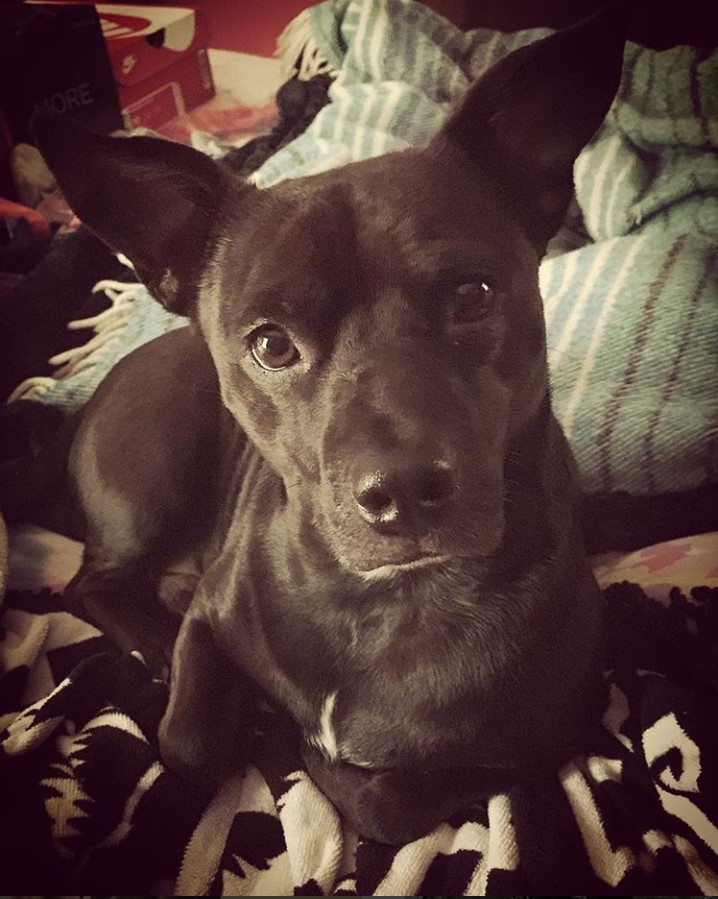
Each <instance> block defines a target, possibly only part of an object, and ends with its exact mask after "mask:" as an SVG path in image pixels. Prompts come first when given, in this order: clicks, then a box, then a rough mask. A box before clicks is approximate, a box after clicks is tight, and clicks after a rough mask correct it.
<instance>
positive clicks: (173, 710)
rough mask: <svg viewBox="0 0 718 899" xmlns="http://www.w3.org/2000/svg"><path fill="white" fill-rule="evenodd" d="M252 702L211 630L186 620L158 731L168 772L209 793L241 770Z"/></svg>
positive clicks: (199, 622)
mask: <svg viewBox="0 0 718 899" xmlns="http://www.w3.org/2000/svg"><path fill="white" fill-rule="evenodd" d="M255 697H256V688H255V687H254V686H253V685H252V683H251V682H250V681H248V679H247V678H246V677H245V676H244V675H243V674H242V672H241V671H240V670H239V669H238V668H237V667H236V666H235V665H233V664H232V663H231V662H230V661H229V659H228V658H227V657H226V656H225V655H224V653H223V652H222V651H221V650H220V649H219V648H218V646H217V643H216V642H215V639H214V636H213V634H212V628H211V627H210V625H209V624H208V623H207V622H206V621H204V620H202V619H201V618H197V617H193V616H192V614H191V613H190V614H188V615H187V617H185V619H184V621H183V623H182V627H181V628H180V633H179V637H178V638H177V643H176V645H175V651H174V657H173V660H172V674H171V681H170V698H169V704H168V706H167V710H166V712H165V714H164V717H163V718H162V721H161V722H160V727H159V745H160V754H161V756H162V758H163V760H164V761H165V763H166V765H167V767H168V768H170V769H171V770H173V771H175V772H176V773H177V774H179V775H180V776H181V777H184V778H186V779H187V780H190V781H192V782H194V783H199V784H201V785H203V786H211V787H216V786H218V785H219V784H220V783H222V781H223V780H224V779H225V778H226V777H227V776H228V775H229V774H231V773H232V772H234V771H237V770H239V769H241V767H242V765H243V764H244V762H245V760H246V758H247V749H248V746H249V742H250V739H251V719H252V710H253V708H254V705H255Z"/></svg>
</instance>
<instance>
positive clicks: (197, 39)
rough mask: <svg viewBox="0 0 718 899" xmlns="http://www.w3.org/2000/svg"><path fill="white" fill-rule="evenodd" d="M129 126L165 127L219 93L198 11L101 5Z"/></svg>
mask: <svg viewBox="0 0 718 899" xmlns="http://www.w3.org/2000/svg"><path fill="white" fill-rule="evenodd" d="M96 9H97V12H98V14H99V17H100V24H101V26H102V33H103V35H104V38H105V42H106V43H107V49H108V53H109V56H110V63H111V65H112V71H113V74H114V78H115V82H116V84H117V91H118V94H119V98H120V106H121V109H122V117H123V119H124V123H125V127H126V128H137V127H140V126H143V127H145V128H153V129H156V128H161V127H162V126H163V125H165V124H167V123H168V122H171V121H172V120H173V119H175V118H177V117H178V116H182V115H184V114H185V113H186V112H188V111H189V110H191V109H194V107H196V106H199V105H200V104H202V103H205V102H206V101H207V100H211V99H212V97H214V95H215V88H214V81H213V79H212V70H211V69H210V65H209V58H208V55H207V49H208V36H207V26H206V23H205V20H204V17H203V15H202V12H201V10H199V9H187V8H184V7H176V6H161V7H157V6H125V5H124V4H122V5H119V4H104V3H101V4H97V6H96Z"/></svg>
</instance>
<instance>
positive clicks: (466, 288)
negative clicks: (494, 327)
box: [452, 280, 496, 325]
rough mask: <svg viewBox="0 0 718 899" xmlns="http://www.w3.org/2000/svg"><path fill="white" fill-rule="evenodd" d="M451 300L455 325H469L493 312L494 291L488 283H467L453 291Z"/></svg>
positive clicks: (482, 281)
mask: <svg viewBox="0 0 718 899" xmlns="http://www.w3.org/2000/svg"><path fill="white" fill-rule="evenodd" d="M453 299H454V303H453V310H452V312H453V319H454V322H455V324H458V325H461V324H469V323H471V322H476V321H479V320H480V319H482V318H485V317H486V316H487V315H488V314H489V313H490V312H492V311H493V309H494V305H495V301H496V291H495V290H494V288H493V286H492V285H491V284H490V283H489V281H485V280H481V281H468V282H467V283H466V284H459V286H458V287H456V288H455V289H454V297H453Z"/></svg>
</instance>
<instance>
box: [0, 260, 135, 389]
mask: <svg viewBox="0 0 718 899" xmlns="http://www.w3.org/2000/svg"><path fill="white" fill-rule="evenodd" d="M118 258H119V259H120V261H121V262H123V263H124V264H125V265H128V266H129V267H132V265H131V263H130V262H129V261H128V260H127V259H126V258H125V257H122V256H118ZM144 289H145V287H144V285H143V284H141V283H139V282H132V283H130V282H127V281H113V280H111V279H109V278H107V279H104V280H102V281H98V282H97V284H95V286H94V287H93V288H92V292H93V293H100V292H104V294H105V296H106V297H107V298H108V299H109V300H110V303H111V306H110V308H109V309H105V310H104V311H103V312H100V313H99V314H98V315H93V316H92V317H91V318H82V319H75V320H74V321H71V322H68V323H67V327H68V329H69V330H71V331H78V330H81V329H84V328H92V330H93V331H94V337H91V338H90V339H89V340H88V341H87V342H86V343H83V344H81V345H80V346H77V347H73V348H72V349H69V350H65V351H64V352H62V353H57V354H56V355H55V356H52V357H51V358H50V359H48V363H49V364H50V365H54V366H55V367H56V371H55V373H54V375H52V376H49V375H37V376H35V377H31V378H26V379H25V380H24V381H22V383H20V384H18V386H17V387H16V388H15V389H14V390H13V392H12V393H11V394H10V396H9V397H8V398H7V400H6V402H8V403H13V402H15V401H16V400H37V399H39V398H40V397H42V396H43V395H44V394H46V393H47V392H48V390H51V389H52V388H53V387H54V386H55V384H56V383H57V382H58V381H64V380H65V379H66V378H70V377H72V376H73V375H76V374H79V372H81V371H84V370H85V369H87V368H90V367H91V366H93V365H95V364H96V363H97V361H98V360H99V359H100V358H101V357H102V354H103V353H104V352H106V350H107V348H108V347H110V346H111V345H112V344H113V343H115V341H117V340H118V339H119V337H120V336H121V334H122V332H123V331H124V329H125V326H126V325H127V321H128V319H129V317H130V309H131V308H132V304H133V302H134V300H135V299H136V297H137V294H138V293H139V292H140V291H142V290H144Z"/></svg>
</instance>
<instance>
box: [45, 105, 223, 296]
mask: <svg viewBox="0 0 718 899" xmlns="http://www.w3.org/2000/svg"><path fill="white" fill-rule="evenodd" d="M33 131H34V132H35V136H36V138H37V143H38V146H39V148H40V151H41V152H42V154H43V156H44V157H45V160H46V161H47V163H48V165H49V166H50V168H51V169H52V172H53V174H54V175H55V177H56V178H57V181H58V183H59V185H60V188H61V189H62V191H63V193H64V195H65V197H66V198H67V201H68V203H69V204H70V206H71V207H72V209H73V210H74V211H75V212H76V213H77V215H78V216H79V217H80V218H81V219H82V221H83V222H84V223H85V224H86V225H87V226H88V227H89V228H90V230H91V231H93V232H94V233H95V234H96V235H97V236H98V237H99V238H100V239H101V240H103V241H104V242H105V243H106V244H107V245H108V246H109V247H110V248H111V249H113V250H115V251H117V252H120V253H124V254H125V256H127V257H128V259H129V260H130V261H131V262H132V264H133V265H134V267H135V270H136V271H137V274H138V275H139V277H140V278H141V279H142V281H143V282H144V283H145V284H146V285H147V287H148V288H149V290H150V292H151V293H152V295H153V296H154V297H156V298H157V299H158V300H159V301H160V302H161V303H162V304H163V305H164V306H166V307H167V308H168V309H170V310H172V311H173V312H178V313H181V314H187V313H188V312H189V311H190V310H191V307H192V305H193V303H194V300H195V297H196V286H197V283H196V282H197V279H198V278H199V275H200V273H201V268H202V266H201V263H202V260H203V258H204V255H205V253H206V252H207V249H208V240H209V236H210V231H211V227H212V221H213V220H214V212H215V210H216V208H217V206H218V203H219V199H220V197H221V193H222V190H221V183H222V173H221V171H220V169H219V167H218V166H217V165H216V163H214V162H213V161H212V160H211V159H209V158H208V157H206V156H204V155H203V154H202V153H199V152H198V151H196V150H193V149H191V148H190V147H186V146H182V145H181V144H176V143H173V142H171V141H167V140H159V139H157V138H150V137H128V138H115V137H103V136H100V135H98V134H93V133H91V132H90V131H87V130H86V129H84V128H82V127H81V126H80V125H78V124H77V123H76V122H74V121H72V120H70V119H67V118H65V117H64V116H54V115H48V116H38V117H37V118H36V119H35V121H34V122H33Z"/></svg>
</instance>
